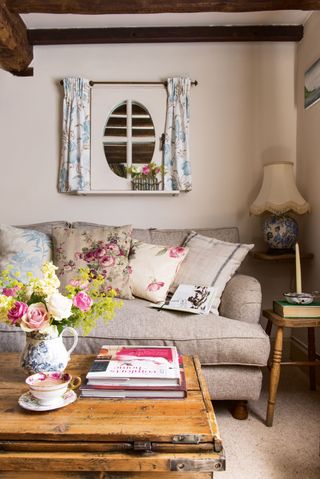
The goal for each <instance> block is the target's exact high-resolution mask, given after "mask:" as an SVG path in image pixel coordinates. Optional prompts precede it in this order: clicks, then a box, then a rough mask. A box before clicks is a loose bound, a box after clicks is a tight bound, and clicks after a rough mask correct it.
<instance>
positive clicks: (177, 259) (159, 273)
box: [129, 240, 188, 303]
mask: <svg viewBox="0 0 320 479" xmlns="http://www.w3.org/2000/svg"><path fill="white" fill-rule="evenodd" d="M187 253H188V248H185V247H182V246H174V247H167V246H161V245H155V244H149V243H142V242H141V241H137V240H133V241H132V247H131V252H130V256H129V266H130V269H131V276H130V284H131V288H132V292H133V295H134V296H137V297H139V298H143V299H147V300H148V301H152V302H154V303H158V302H160V301H165V299H166V296H167V292H168V290H169V288H170V286H171V284H172V283H173V280H174V278H175V275H176V273H177V271H178V269H179V267H180V264H181V263H182V261H183V260H184V258H185V257H186V256H187Z"/></svg>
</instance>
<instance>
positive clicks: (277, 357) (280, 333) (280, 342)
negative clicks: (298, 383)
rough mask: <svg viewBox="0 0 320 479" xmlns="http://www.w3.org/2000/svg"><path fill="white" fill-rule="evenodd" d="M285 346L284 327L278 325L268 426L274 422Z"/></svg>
mask: <svg viewBox="0 0 320 479" xmlns="http://www.w3.org/2000/svg"><path fill="white" fill-rule="evenodd" d="M282 346H283V327H281V326H277V330H276V337H275V344H274V350H273V357H272V366H271V374H270V383H269V400H268V409H267V421H266V423H267V426H269V427H271V426H272V423H273V415H274V408H275V403H276V397H277V390H278V384H279V379H280V367H281V366H280V363H281V357H282Z"/></svg>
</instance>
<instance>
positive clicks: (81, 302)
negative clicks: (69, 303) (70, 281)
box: [73, 291, 93, 312]
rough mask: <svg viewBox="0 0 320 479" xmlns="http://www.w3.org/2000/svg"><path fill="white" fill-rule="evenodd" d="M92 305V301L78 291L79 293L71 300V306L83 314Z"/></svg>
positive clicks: (85, 294)
mask: <svg viewBox="0 0 320 479" xmlns="http://www.w3.org/2000/svg"><path fill="white" fill-rule="evenodd" d="M92 303H93V301H92V299H91V298H90V296H89V295H88V294H87V293H85V292H84V291H79V293H78V294H76V295H75V297H74V298H73V304H74V305H75V307H76V308H79V309H80V310H81V311H84V312H86V311H89V309H90V308H91V306H92Z"/></svg>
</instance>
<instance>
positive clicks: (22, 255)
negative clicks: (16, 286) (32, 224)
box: [0, 224, 52, 283]
mask: <svg viewBox="0 0 320 479" xmlns="http://www.w3.org/2000/svg"><path fill="white" fill-rule="evenodd" d="M51 257H52V249H51V239H50V237H49V235H47V234H44V233H41V232H40V231H36V230H32V229H25V228H16V227H15V226H10V225H3V224H2V225H0V271H3V270H4V269H7V268H8V267H10V268H11V274H12V275H14V273H19V278H18V279H19V280H20V281H22V282H23V283H25V282H27V281H28V280H29V278H28V273H32V275H33V276H34V277H39V276H41V275H42V273H41V266H42V265H43V263H45V262H47V261H51V259H52V258H51Z"/></svg>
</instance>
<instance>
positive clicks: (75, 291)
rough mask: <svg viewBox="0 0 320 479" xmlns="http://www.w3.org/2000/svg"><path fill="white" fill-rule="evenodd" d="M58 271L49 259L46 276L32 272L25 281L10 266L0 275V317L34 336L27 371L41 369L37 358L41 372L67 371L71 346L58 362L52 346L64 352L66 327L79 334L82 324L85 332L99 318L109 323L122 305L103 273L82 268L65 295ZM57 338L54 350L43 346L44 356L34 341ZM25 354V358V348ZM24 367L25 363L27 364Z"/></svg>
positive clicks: (86, 332) (92, 326) (45, 266)
mask: <svg viewBox="0 0 320 479" xmlns="http://www.w3.org/2000/svg"><path fill="white" fill-rule="evenodd" d="M56 269H57V268H56V266H54V265H53V264H52V263H51V262H49V263H45V264H44V265H43V266H42V273H43V276H42V277H41V278H34V277H33V276H32V274H29V275H28V276H29V280H28V282H27V283H25V284H24V283H22V282H21V281H19V279H18V278H19V273H15V274H12V272H11V271H10V270H5V271H3V272H2V274H1V275H0V321H1V322H4V323H6V324H8V325H11V326H15V327H18V328H20V329H22V330H23V331H25V332H26V333H27V338H29V339H30V340H31V345H30V344H29V347H28V355H29V356H30V354H31V353H32V356H33V358H32V360H31V359H30V358H29V359H28V361H27V362H28V363H29V365H28V367H27V369H28V371H29V372H30V371H31V372H37V371H38V370H39V369H40V366H37V365H36V363H39V361H40V362H41V368H42V369H40V370H43V371H44V370H63V369H64V366H65V365H66V363H67V360H68V359H69V356H70V353H71V350H69V351H68V353H69V355H67V357H65V359H64V360H63V358H60V359H61V361H60V363H59V359H58V360H56V359H54V358H53V356H52V354H53V352H54V348H55V349H56V353H57V350H60V355H62V356H66V355H65V354H63V353H62V349H61V347H60V346H61V345H62V346H63V343H62V339H61V338H60V335H61V333H62V332H63V331H65V330H66V329H68V330H69V332H71V334H73V335H74V336H76V338H77V336H78V335H77V332H76V331H75V330H74V328H81V329H82V331H83V334H84V335H87V334H88V333H89V332H90V331H91V329H92V328H94V327H95V325H96V322H97V320H98V318H102V319H103V320H104V321H109V320H110V319H112V318H113V316H114V314H115V310H116V308H119V307H121V305H122V303H121V302H120V301H117V300H116V299H115V298H114V296H115V294H116V292H115V291H114V290H112V289H110V290H109V291H108V292H107V293H106V292H105V290H104V288H103V285H104V282H105V278H104V277H103V276H102V275H93V274H92V273H91V272H90V270H89V269H82V270H80V271H79V274H78V276H77V277H75V278H74V279H73V280H72V281H71V282H70V284H68V285H67V286H66V293H65V294H62V293H60V292H59V286H60V281H59V279H58V277H57V275H56V273H55V271H56ZM57 338H59V339H60V342H59V345H58V343H57V342H56V344H55V346H54V348H53V343H52V344H51V347H50V346H49V345H45V344H41V348H42V351H41V354H40V352H39V351H38V352H36V351H35V341H40V340H42V341H44V340H49V339H57ZM27 343H28V341H27ZM29 343H30V341H29ZM60 343H61V345H60ZM75 344H76V341H75ZM75 344H74V347H75ZM27 346H28V344H27ZM39 347H40V346H39ZM74 347H73V348H74ZM73 348H72V350H73ZM45 349H46V351H44V350H45ZM49 349H51V353H50V354H51V356H50V355H49V356H50V359H48V358H46V360H43V355H44V353H45V352H47V353H49ZM36 353H37V354H36ZM39 355H40V356H41V358H39V357H38V356H39ZM24 356H25V357H24V362H26V356H27V354H26V352H24ZM66 359H67V360H66ZM57 361H58V363H57ZM30 362H31V363H32V364H30ZM50 363H51V364H50ZM26 366H27V365H26V364H24V367H26Z"/></svg>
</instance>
